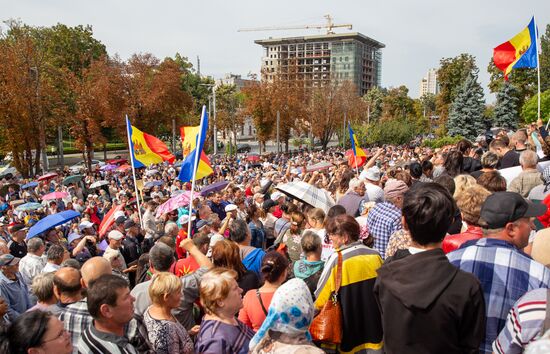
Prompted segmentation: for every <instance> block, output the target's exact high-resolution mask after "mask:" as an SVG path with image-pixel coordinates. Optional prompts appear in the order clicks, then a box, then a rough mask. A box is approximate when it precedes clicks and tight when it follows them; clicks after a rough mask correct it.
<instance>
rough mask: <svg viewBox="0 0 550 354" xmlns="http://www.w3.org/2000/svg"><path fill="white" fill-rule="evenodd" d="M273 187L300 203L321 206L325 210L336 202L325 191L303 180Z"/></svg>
mask: <svg viewBox="0 0 550 354" xmlns="http://www.w3.org/2000/svg"><path fill="white" fill-rule="evenodd" d="M275 189H278V190H280V191H281V192H283V193H284V194H286V195H288V196H289V197H291V198H294V199H297V200H299V201H301V202H302V203H305V204H309V205H311V206H313V207H315V208H321V209H323V210H324V211H325V212H328V210H329V209H330V208H331V207H333V206H334V205H335V204H336V203H335V202H334V199H332V197H331V196H330V194H328V192H327V191H325V190H323V189H319V188H317V187H315V186H313V185H311V184H308V183H306V182H304V181H297V182H289V183H285V184H281V185H278V186H277V187H275Z"/></svg>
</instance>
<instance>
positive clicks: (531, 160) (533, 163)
mask: <svg viewBox="0 0 550 354" xmlns="http://www.w3.org/2000/svg"><path fill="white" fill-rule="evenodd" d="M537 162H538V156H537V153H536V152H534V151H531V150H525V151H523V152H522V153H521V154H520V155H519V163H520V165H521V169H522V171H521V173H520V174H519V175H518V176H517V177H516V178H514V179H513V180H512V182H510V186H509V187H508V191H510V192H516V193H519V194H521V196H522V197H524V198H527V196H529V192H531V189H533V188H535V187H536V186H539V185H541V184H542V183H543V181H542V175H541V174H540V172H539V171H538V170H537Z"/></svg>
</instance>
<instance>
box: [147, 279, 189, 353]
mask: <svg viewBox="0 0 550 354" xmlns="http://www.w3.org/2000/svg"><path fill="white" fill-rule="evenodd" d="M181 287H182V283H181V280H180V279H179V278H178V277H177V276H175V275H174V274H172V273H168V272H160V273H156V274H155V275H154V276H153V280H152V282H151V285H149V297H150V298H151V302H152V305H151V306H149V308H148V309H147V310H146V311H145V313H144V314H143V322H144V324H145V326H146V327H147V335H148V337H149V342H150V343H151V346H152V349H153V350H154V351H155V353H166V354H169V353H194V348H193V341H192V340H191V337H190V336H189V334H191V335H194V334H196V333H197V332H198V326H195V327H193V328H192V329H191V330H190V331H189V333H187V331H186V330H185V327H183V326H182V325H181V324H180V323H179V322H178V321H177V320H176V318H175V317H174V315H172V310H174V309H176V308H178V307H179V306H180V302H181Z"/></svg>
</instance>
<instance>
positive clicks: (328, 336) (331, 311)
mask: <svg viewBox="0 0 550 354" xmlns="http://www.w3.org/2000/svg"><path fill="white" fill-rule="evenodd" d="M341 283H342V253H341V252H340V251H338V268H337V269H336V278H335V281H334V284H335V286H334V291H333V292H332V293H331V294H330V297H329V299H328V300H327V302H326V303H325V305H324V306H323V308H322V309H321V311H320V312H319V314H318V315H317V316H315V318H314V319H313V321H312V322H311V326H310V327H309V332H310V333H311V337H312V338H313V340H314V341H316V342H323V343H332V344H340V343H341V342H342V307H341V306H340V303H339V302H338V291H339V290H340V285H341Z"/></svg>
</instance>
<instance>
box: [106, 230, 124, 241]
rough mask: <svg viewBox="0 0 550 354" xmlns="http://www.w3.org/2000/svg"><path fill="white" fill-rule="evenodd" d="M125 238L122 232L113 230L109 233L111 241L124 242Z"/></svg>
mask: <svg viewBox="0 0 550 354" xmlns="http://www.w3.org/2000/svg"><path fill="white" fill-rule="evenodd" d="M123 237H124V235H123V234H122V232H120V231H118V230H111V231H110V232H109V238H110V239H111V240H115V241H118V240H122V238H123Z"/></svg>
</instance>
